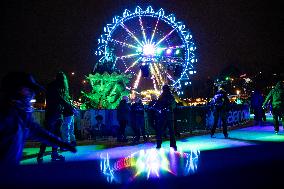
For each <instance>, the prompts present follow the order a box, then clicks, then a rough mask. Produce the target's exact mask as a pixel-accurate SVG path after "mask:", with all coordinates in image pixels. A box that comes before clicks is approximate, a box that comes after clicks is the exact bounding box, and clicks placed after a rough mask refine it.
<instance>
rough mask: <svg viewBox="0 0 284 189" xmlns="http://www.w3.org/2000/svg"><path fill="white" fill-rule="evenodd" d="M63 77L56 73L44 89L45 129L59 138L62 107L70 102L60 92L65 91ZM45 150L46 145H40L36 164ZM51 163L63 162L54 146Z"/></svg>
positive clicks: (39, 161) (60, 73)
mask: <svg viewBox="0 0 284 189" xmlns="http://www.w3.org/2000/svg"><path fill="white" fill-rule="evenodd" d="M65 77H66V76H65V73H64V72H61V71H60V72H58V73H57V74H56V78H55V80H53V81H52V82H50V83H49V84H48V86H47V88H46V108H45V127H46V129H47V130H49V131H50V132H52V133H53V134H55V135H57V136H59V137H61V131H60V129H61V127H62V124H63V110H64V107H66V106H69V105H70V102H67V101H66V99H65V98H64V97H63V96H62V91H64V90H65V83H64V82H65ZM45 150H46V144H45V143H42V144H41V145H40V150H39V153H38V156H37V161H38V163H42V161H43V155H44V153H45ZM51 161H65V157H64V156H62V155H60V154H59V153H58V148H57V147H56V146H53V147H52V153H51Z"/></svg>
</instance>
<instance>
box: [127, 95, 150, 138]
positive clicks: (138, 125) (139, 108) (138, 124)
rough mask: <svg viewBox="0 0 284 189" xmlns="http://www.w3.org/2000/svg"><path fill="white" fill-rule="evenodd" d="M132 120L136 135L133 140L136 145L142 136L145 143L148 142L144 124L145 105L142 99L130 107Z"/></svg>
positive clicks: (137, 99)
mask: <svg viewBox="0 0 284 189" xmlns="http://www.w3.org/2000/svg"><path fill="white" fill-rule="evenodd" d="M130 111H131V113H130V120H131V127H132V129H133V131H134V133H135V137H134V139H133V142H134V143H139V141H140V136H141V135H142V136H143V140H144V142H147V140H148V139H147V136H146V132H145V123H144V105H143V103H142V100H141V99H140V98H138V97H137V98H136V99H135V102H134V103H133V104H131V106H130Z"/></svg>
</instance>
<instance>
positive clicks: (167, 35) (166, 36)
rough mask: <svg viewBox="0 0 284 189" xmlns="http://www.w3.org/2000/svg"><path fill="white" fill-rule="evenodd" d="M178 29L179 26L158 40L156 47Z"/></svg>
mask: <svg viewBox="0 0 284 189" xmlns="http://www.w3.org/2000/svg"><path fill="white" fill-rule="evenodd" d="M176 29H177V27H176V28H174V29H172V30H171V31H170V32H169V33H168V34H166V35H165V36H164V37H163V38H162V39H160V41H158V43H156V44H155V47H157V46H158V45H159V44H160V43H161V42H163V41H164V40H165V39H167V38H168V37H169V36H170V35H171V34H172V33H173V32H174V31H175V30H176Z"/></svg>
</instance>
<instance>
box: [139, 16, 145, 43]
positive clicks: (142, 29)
mask: <svg viewBox="0 0 284 189" xmlns="http://www.w3.org/2000/svg"><path fill="white" fill-rule="evenodd" d="M139 24H140V27H141V31H142V35H143V37H144V44H145V43H147V37H146V33H145V29H144V27H143V22H142V18H141V16H139Z"/></svg>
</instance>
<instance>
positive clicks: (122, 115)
mask: <svg viewBox="0 0 284 189" xmlns="http://www.w3.org/2000/svg"><path fill="white" fill-rule="evenodd" d="M129 119H130V104H129V102H128V97H127V96H123V97H122V100H121V101H120V102H119V104H118V107H117V120H118V122H119V128H118V136H117V141H118V142H127V138H126V136H125V128H126V126H127V125H128V124H129Z"/></svg>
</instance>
